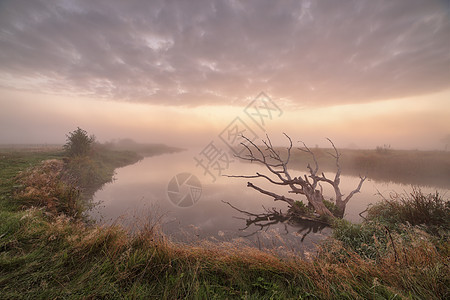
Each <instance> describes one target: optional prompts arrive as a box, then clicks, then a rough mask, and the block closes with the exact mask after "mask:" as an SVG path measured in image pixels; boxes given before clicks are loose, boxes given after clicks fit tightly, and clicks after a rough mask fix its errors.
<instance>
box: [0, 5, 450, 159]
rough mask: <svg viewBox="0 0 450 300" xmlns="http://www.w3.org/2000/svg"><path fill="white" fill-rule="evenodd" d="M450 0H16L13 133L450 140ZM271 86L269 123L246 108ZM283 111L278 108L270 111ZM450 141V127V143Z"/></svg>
mask: <svg viewBox="0 0 450 300" xmlns="http://www.w3.org/2000/svg"><path fill="white" fill-rule="evenodd" d="M449 11H450V10H449V3H448V1H438V0H436V1H420V0H417V1H406V0H401V1H395V2H392V1H353V0H347V1H339V2H336V1H331V0H330V1H310V0H304V1H283V2H282V3H276V2H272V1H245V2H241V1H226V2H224V1H190V2H189V4H188V3H187V2H186V3H185V2H182V1H178V2H177V1H175V2H170V3H168V2H165V1H127V2H122V1H96V2H95V3H91V2H79V1H69V0H68V1H60V2H58V3H56V4H55V3H54V2H53V1H33V3H30V2H28V1H2V2H1V4H0V144H23V143H26V144H30V143H37V144H45V143H48V144H54V143H57V144H61V143H64V141H65V134H67V133H68V132H69V131H72V130H74V129H76V127H77V126H79V127H81V128H83V129H85V130H87V131H88V132H89V133H91V134H95V135H96V137H97V139H98V140H99V141H101V142H105V141H109V140H112V139H117V138H125V137H127V138H132V139H134V140H136V141H139V142H151V143H166V144H169V145H173V146H180V147H194V146H195V147H201V146H203V145H206V144H207V143H209V142H210V141H212V140H216V139H218V138H219V140H220V134H221V133H222V132H223V131H224V130H225V129H226V128H227V126H229V125H230V123H232V122H233V121H234V120H235V119H236V118H239V120H240V121H242V122H243V123H245V124H246V125H247V128H249V129H250V130H251V131H252V132H253V133H254V135H255V136H257V137H264V136H265V134H266V133H268V134H269V135H270V136H271V137H272V139H273V141H274V143H276V144H278V145H282V144H284V143H285V140H284V138H283V135H282V133H283V132H285V133H287V134H289V135H290V136H291V137H292V138H293V139H294V140H295V141H297V140H302V141H305V142H306V143H307V144H309V145H318V146H326V145H327V144H326V137H329V138H331V139H333V141H335V143H336V145H337V146H338V147H341V148H360V149H363V148H375V147H376V146H380V145H381V146H382V145H390V146H391V147H392V148H394V149H441V150H442V149H444V148H445V146H446V142H445V137H448V135H449V134H450V122H449V121H448V117H449V116H450V80H449V79H450V35H449V32H450V17H449ZM261 92H264V93H265V95H267V97H269V99H270V103H272V104H273V103H274V104H275V105H276V108H277V109H276V111H274V114H273V115H270V117H269V115H267V116H268V117H265V123H264V126H260V124H258V122H257V121H255V120H253V119H252V117H251V114H248V113H246V111H247V112H248V107H249V105H250V106H251V105H252V103H253V102H252V101H253V100H254V99H255V98H257V97H258V95H260V93H261ZM263 113H266V114H267V113H268V114H270V113H271V111H269V110H268V111H265V112H264V111H263ZM447 143H448V141H447Z"/></svg>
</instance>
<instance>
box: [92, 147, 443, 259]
mask: <svg viewBox="0 0 450 300" xmlns="http://www.w3.org/2000/svg"><path fill="white" fill-rule="evenodd" d="M198 153H199V149H193V150H188V151H183V152H178V153H171V154H163V155H159V156H153V157H146V158H144V159H143V160H141V161H140V162H138V163H136V164H133V165H129V166H126V167H123V168H119V169H117V170H116V175H115V180H114V181H113V182H111V183H108V184H106V185H105V186H104V187H103V188H102V189H101V190H99V191H97V192H96V193H95V195H94V197H93V201H94V203H97V205H96V206H95V207H94V208H93V209H92V210H91V211H89V216H90V217H91V218H92V219H94V220H95V221H97V223H99V224H112V223H120V224H122V225H124V226H125V227H127V228H128V229H129V230H135V229H139V228H142V226H144V224H155V223H158V224H160V225H161V228H162V231H163V233H164V234H165V235H167V236H168V237H169V238H171V239H172V240H174V241H178V242H191V243H192V242H196V241H204V240H209V241H213V242H217V241H225V242H233V243H242V244H246V245H249V246H254V247H258V248H277V249H281V250H294V251H301V252H307V251H311V250H312V249H314V247H315V245H316V244H317V243H318V242H320V241H321V240H323V239H324V238H326V237H327V236H329V235H330V232H331V229H330V228H326V227H325V228H322V226H318V225H317V224H308V223H302V224H291V223H276V224H272V225H270V226H267V227H263V228H261V227H258V226H257V225H254V224H253V225H250V226H248V228H246V225H247V221H246V219H248V216H247V215H245V214H244V213H241V212H239V211H237V210H235V209H233V208H232V207H231V206H229V205H228V204H226V203H224V202H223V201H227V202H229V203H230V204H232V205H233V206H235V207H237V208H239V209H241V210H244V211H247V212H250V213H254V214H260V213H263V212H265V209H272V208H275V209H277V210H282V211H286V209H287V205H286V204H285V203H283V202H280V201H278V202H274V201H273V199H272V198H270V197H269V196H265V195H262V194H260V193H258V192H257V191H255V190H253V189H251V188H248V187H247V181H249V180H247V179H242V178H228V177H223V176H222V177H217V178H216V180H215V181H214V180H213V178H212V177H211V176H210V175H209V174H205V172H204V170H203V169H202V168H201V167H200V166H197V162H196V161H195V160H194V157H198ZM263 170H264V169H263V167H262V166H261V165H257V164H254V163H253V164H250V163H242V162H239V161H236V160H235V161H233V162H231V163H230V164H229V168H228V169H227V170H224V171H223V173H226V174H230V175H231V174H233V175H253V174H255V172H257V171H259V172H261V171H263ZM291 173H292V174H295V176H298V175H301V174H304V172H302V171H295V170H293V171H292V172H291ZM178 174H181V175H179V176H178V177H177V179H174V177H176V176H177V175H178ZM191 175H193V176H191ZM330 176H331V174H330ZM195 177H196V178H197V179H198V181H199V182H197V181H195V180H194V179H195ZM186 179H187V182H188V183H189V182H190V183H191V184H190V186H194V187H198V189H195V193H193V194H192V195H193V199H192V200H193V201H192V202H195V203H188V204H186V203H184V204H181V206H184V207H181V206H180V204H177V203H178V200H177V196H180V195H183V194H184V195H185V194H186V193H188V190H186V186H187V185H186V184H185V185H183V184H182V182H183V180H186ZM176 180H178V182H177V181H176ZM250 181H252V182H254V183H255V184H258V185H260V186H262V187H265V188H267V189H270V190H272V191H274V192H279V193H282V192H283V190H284V188H285V187H282V186H281V187H280V186H271V185H270V184H268V183H267V182H266V181H264V180H262V179H258V180H256V179H255V180H253V179H252V180H250ZM358 182H359V178H358V177H351V176H341V191H342V192H343V193H344V194H346V193H349V192H350V191H351V190H353V189H354V188H355V187H356V186H357V184H358ZM177 184H178V187H179V190H178V193H176V191H175V193H174V190H176V187H177ZM409 191H411V186H407V185H401V184H395V183H387V182H375V181H373V180H370V178H369V179H368V180H366V182H364V185H363V187H362V189H361V193H358V194H355V195H354V196H353V198H352V199H351V200H350V202H349V204H348V205H347V209H346V214H345V218H346V219H348V220H350V221H352V222H360V221H361V217H360V216H359V213H361V212H362V211H364V210H365V209H366V208H367V206H368V205H369V204H370V203H376V202H377V201H380V200H381V196H380V195H379V193H381V194H383V195H384V196H386V197H389V194H390V193H392V192H398V193H403V192H409ZM422 191H423V192H425V193H429V192H434V191H436V189H435V188H431V187H422ZM439 191H440V192H441V193H444V194H446V193H447V194H448V190H439ZM324 193H325V195H326V196H330V197H331V196H332V194H331V193H332V190H331V189H326V187H325V190H324ZM290 196H291V197H294V196H292V195H290ZM298 199H301V197H300V196H299V198H298ZM188 200H190V199H188ZM189 204H192V205H189ZM265 223H268V222H265ZM261 229H262V230H261ZM305 234H306V235H305Z"/></svg>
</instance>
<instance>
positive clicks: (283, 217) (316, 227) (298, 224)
mask: <svg viewBox="0 0 450 300" xmlns="http://www.w3.org/2000/svg"><path fill="white" fill-rule="evenodd" d="M222 202H223V203H225V204H227V205H228V206H230V207H231V208H233V209H234V210H236V211H238V212H239V213H241V214H243V215H246V216H247V217H246V218H242V217H235V218H236V219H241V220H244V221H245V227H244V228H242V229H239V231H246V230H247V229H248V228H250V227H251V226H254V227H257V230H255V231H253V232H252V233H250V234H247V235H244V237H250V236H253V235H255V234H257V233H258V232H260V231H266V232H267V230H268V229H269V228H270V227H271V226H273V225H277V224H282V225H283V226H284V231H285V234H289V230H290V228H295V230H296V233H297V234H298V235H301V234H302V233H304V234H303V235H302V238H301V240H300V241H301V242H303V241H304V240H305V237H306V236H307V235H308V234H310V233H311V231H312V232H313V233H318V232H322V230H323V229H324V228H326V227H329V225H328V224H326V223H324V222H320V221H318V220H308V219H300V218H293V217H292V216H290V215H288V214H287V213H283V212H282V211H281V210H276V209H275V208H272V209H265V212H263V213H252V212H249V211H244V210H242V209H239V208H237V207H235V206H234V205H233V204H231V203H230V202H227V201H222ZM288 225H289V226H288Z"/></svg>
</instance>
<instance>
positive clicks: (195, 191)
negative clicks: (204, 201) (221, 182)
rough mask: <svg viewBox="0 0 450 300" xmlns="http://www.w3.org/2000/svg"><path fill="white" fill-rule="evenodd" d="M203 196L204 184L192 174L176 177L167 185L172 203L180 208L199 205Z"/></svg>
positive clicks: (181, 174) (182, 174)
mask: <svg viewBox="0 0 450 300" xmlns="http://www.w3.org/2000/svg"><path fill="white" fill-rule="evenodd" d="M201 194H202V184H201V183H200V180H198V178H197V177H196V176H195V175H192V174H191V173H180V174H177V175H176V176H174V177H173V178H172V179H171V180H170V181H169V184H168V185H167V195H168V196H169V199H170V201H171V202H172V203H173V204H175V205H176V206H179V207H189V206H192V205H194V204H195V203H197V201H198V200H199V199H200V196H201Z"/></svg>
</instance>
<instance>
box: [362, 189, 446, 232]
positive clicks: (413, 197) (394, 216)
mask: <svg viewBox="0 0 450 300" xmlns="http://www.w3.org/2000/svg"><path fill="white" fill-rule="evenodd" d="M449 216H450V201H448V200H447V201H445V200H444V199H443V198H442V196H441V195H439V193H438V192H436V193H434V194H428V195H424V194H423V193H422V192H421V190H420V189H417V188H414V189H413V191H412V193H411V194H409V195H402V194H392V195H391V197H390V199H387V198H384V199H383V201H381V202H379V203H377V204H376V205H374V206H372V207H371V208H370V209H369V210H368V216H367V218H368V219H369V220H378V221H380V222H382V223H385V224H387V225H389V226H390V227H397V226H398V225H400V224H411V225H413V226H416V225H417V226H421V227H422V228H423V229H424V230H425V231H427V232H428V233H430V234H433V235H440V234H443V233H445V232H449V231H450V218H449Z"/></svg>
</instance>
